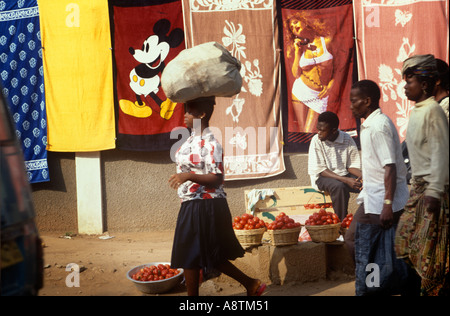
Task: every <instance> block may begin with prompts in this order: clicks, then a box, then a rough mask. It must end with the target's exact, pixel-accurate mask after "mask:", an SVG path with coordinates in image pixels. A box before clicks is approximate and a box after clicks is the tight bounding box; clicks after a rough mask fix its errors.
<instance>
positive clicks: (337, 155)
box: [308, 111, 361, 221]
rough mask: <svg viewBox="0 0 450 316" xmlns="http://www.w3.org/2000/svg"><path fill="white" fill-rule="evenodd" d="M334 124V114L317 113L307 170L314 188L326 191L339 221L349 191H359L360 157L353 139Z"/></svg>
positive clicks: (335, 120) (345, 214)
mask: <svg viewBox="0 0 450 316" xmlns="http://www.w3.org/2000/svg"><path fill="white" fill-rule="evenodd" d="M338 127H339V118H338V116H337V115H336V114H335V113H333V112H328V111H327V112H323V113H321V114H320V115H319V117H318V123H317V130H318V133H317V134H316V135H314V137H313V138H312V140H311V144H310V145H309V153H308V173H309V175H310V177H311V186H312V187H313V188H314V189H316V190H320V191H326V192H328V193H329V194H330V197H331V202H332V203H333V209H334V212H335V213H336V215H337V216H338V217H339V219H340V220H341V221H342V220H344V218H345V216H347V210H348V201H349V199H350V192H353V193H359V192H360V190H361V159H360V157H359V152H358V148H357V147H356V144H355V141H354V140H353V138H351V136H350V135H348V134H347V133H345V132H342V131H340V130H339V128H338Z"/></svg>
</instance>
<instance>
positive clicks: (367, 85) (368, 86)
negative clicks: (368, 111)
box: [352, 79, 381, 108]
mask: <svg viewBox="0 0 450 316" xmlns="http://www.w3.org/2000/svg"><path fill="white" fill-rule="evenodd" d="M352 89H359V92H360V93H361V94H362V95H364V96H366V97H369V98H370V100H371V101H372V105H373V106H372V107H373V108H378V107H380V97H381V92H380V87H378V84H377V83H376V82H374V81H372V80H367V79H366V80H360V81H358V82H355V83H354V84H353V85H352Z"/></svg>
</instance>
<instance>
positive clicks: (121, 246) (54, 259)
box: [39, 231, 355, 296]
mask: <svg viewBox="0 0 450 316" xmlns="http://www.w3.org/2000/svg"><path fill="white" fill-rule="evenodd" d="M41 237H42V239H43V243H44V287H43V288H42V289H41V291H40V292H39V296H143V295H148V294H143V293H142V292H140V291H139V290H137V289H136V288H135V286H134V284H133V283H132V282H131V281H129V280H128V279H127V278H126V274H127V272H128V271H129V270H130V269H131V268H133V267H134V266H137V265H140V264H145V263H150V262H158V261H163V262H169V261H170V256H171V249H172V239H173V231H163V232H151V233H118V234H113V233H111V234H108V233H105V234H103V235H101V236H77V235H75V236H68V235H67V234H65V235H61V234H49V233H47V234H46V233H41ZM71 263H74V264H76V265H78V267H79V268H80V271H81V272H80V274H79V278H78V279H77V278H76V277H75V275H74V274H73V273H72V272H73V271H72V270H71V269H68V270H67V271H66V268H67V266H68V265H69V264H71ZM254 277H257V276H254ZM67 284H68V285H73V286H68V285H67ZM267 285H268V286H267V289H266V291H265V293H264V295H266V296H354V293H355V283H354V280H353V279H352V277H349V276H348V275H343V274H342V275H339V274H336V275H333V276H332V277H330V278H329V279H327V280H319V281H315V282H307V283H297V282H296V283H287V284H282V285H275V284H267ZM160 295H164V296H185V295H186V290H185V287H184V285H183V284H180V285H178V286H176V287H175V288H174V289H173V290H171V291H170V292H168V293H164V294H160ZM200 295H201V296H244V295H245V289H244V287H242V286H241V285H240V284H239V283H237V282H235V281H233V280H231V281H220V278H219V279H217V278H216V279H212V280H209V281H206V282H204V283H203V284H202V286H201V287H200Z"/></svg>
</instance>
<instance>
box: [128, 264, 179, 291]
mask: <svg viewBox="0 0 450 316" xmlns="http://www.w3.org/2000/svg"><path fill="white" fill-rule="evenodd" d="M183 274H184V270H183V269H181V268H179V269H173V268H171V266H170V262H150V263H146V264H141V265H139V266H136V267H134V268H132V269H130V270H129V271H128V272H127V278H128V280H130V281H131V282H133V284H134V285H135V286H136V288H137V289H138V290H139V291H141V292H143V293H146V294H161V293H166V292H168V291H170V290H171V289H173V288H174V287H175V286H176V285H177V284H179V283H180V282H181V280H182V278H183Z"/></svg>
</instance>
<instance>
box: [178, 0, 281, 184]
mask: <svg viewBox="0 0 450 316" xmlns="http://www.w3.org/2000/svg"><path fill="white" fill-rule="evenodd" d="M183 12H184V19H185V25H186V29H185V32H186V44H187V46H188V47H189V48H190V47H193V46H196V45H199V44H202V43H206V42H218V43H220V44H222V45H223V46H224V47H225V48H226V49H228V50H229V51H230V52H231V54H232V55H233V56H234V57H235V58H237V59H239V60H240V62H241V65H242V67H241V70H240V73H241V76H242V79H243V84H242V88H241V92H240V93H239V94H237V95H236V96H233V97H231V98H216V106H215V109H214V114H213V115H212V118H211V121H210V126H213V127H214V128H215V129H214V134H215V136H216V138H217V139H218V140H219V142H221V144H222V147H223V148H224V168H225V180H240V179H252V178H253V179H256V178H265V177H271V176H275V175H278V174H280V173H282V172H284V170H285V165H284V161H283V145H282V131H281V112H280V76H279V65H280V50H279V40H278V27H277V23H276V21H277V20H276V17H277V10H276V1H273V0H267V1H251V3H250V2H247V1H230V2H226V1H190V0H183Z"/></svg>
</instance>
